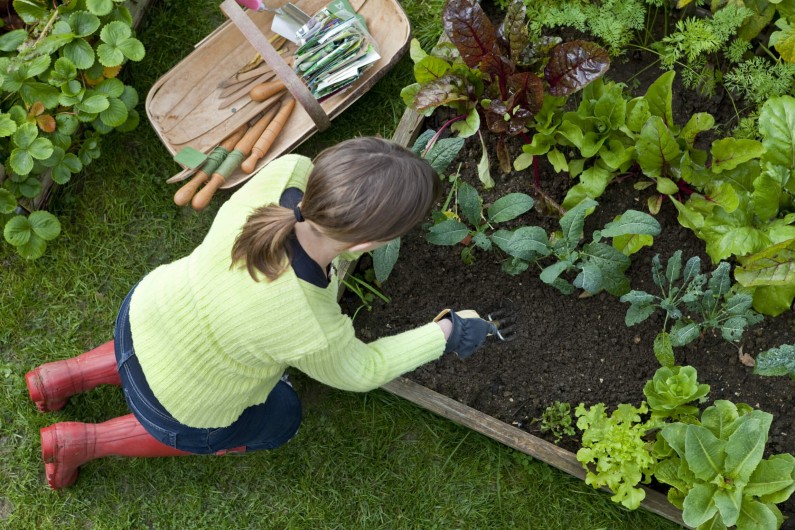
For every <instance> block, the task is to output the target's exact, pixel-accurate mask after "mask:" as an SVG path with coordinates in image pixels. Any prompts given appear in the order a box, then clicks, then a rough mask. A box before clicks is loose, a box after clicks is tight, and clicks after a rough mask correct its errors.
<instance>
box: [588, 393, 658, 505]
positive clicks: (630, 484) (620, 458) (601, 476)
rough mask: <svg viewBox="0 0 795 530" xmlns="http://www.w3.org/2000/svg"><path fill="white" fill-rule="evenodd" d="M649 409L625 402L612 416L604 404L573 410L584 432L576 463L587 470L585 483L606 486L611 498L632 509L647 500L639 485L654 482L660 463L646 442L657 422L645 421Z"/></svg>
mask: <svg viewBox="0 0 795 530" xmlns="http://www.w3.org/2000/svg"><path fill="white" fill-rule="evenodd" d="M648 410H649V409H648V407H647V405H646V402H641V404H640V406H639V407H634V406H632V405H629V404H626V403H622V404H620V405H618V407H617V408H616V410H615V411H613V413H612V414H610V415H609V416H608V415H607V411H606V408H605V405H604V403H597V404H596V405H594V406H592V407H589V408H587V409H586V408H585V405H584V404H582V403H580V404H579V405H578V406H577V408H576V409H575V411H574V415H575V416H576V417H577V418H578V419H577V428H578V429H580V430H581V431H582V448H581V449H580V450H579V451H577V460H579V461H580V462H581V463H582V465H583V467H584V468H585V470H586V475H585V483H586V484H589V485H591V486H593V487H594V488H601V487H603V486H607V487H608V488H610V489H611V490H612V491H613V496H612V497H611V499H612V500H613V501H614V502H620V503H621V504H622V505H624V506H625V507H627V508H629V509H630V510H634V509H636V508H638V506H640V503H641V501H643V499H644V498H645V497H646V492H645V491H644V490H643V489H641V488H638V487H637V485H638V484H639V483H641V482H642V483H644V484H647V483H649V482H650V481H651V476H652V473H653V472H654V468H655V465H656V464H657V460H656V458H655V457H654V456H653V455H652V453H651V442H649V441H647V439H646V435H647V433H648V432H649V431H651V430H652V429H654V428H655V427H656V423H655V422H652V421H644V420H643V419H642V417H643V416H644V415H645V414H646V413H647V412H648Z"/></svg>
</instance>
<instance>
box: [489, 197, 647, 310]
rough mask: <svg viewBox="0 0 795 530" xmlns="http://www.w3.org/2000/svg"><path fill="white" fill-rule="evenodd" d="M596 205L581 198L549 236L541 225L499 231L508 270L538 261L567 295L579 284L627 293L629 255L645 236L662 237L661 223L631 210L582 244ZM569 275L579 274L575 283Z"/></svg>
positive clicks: (495, 238)
mask: <svg viewBox="0 0 795 530" xmlns="http://www.w3.org/2000/svg"><path fill="white" fill-rule="evenodd" d="M596 206H597V203H596V201H593V200H591V199H586V200H584V201H582V202H580V204H578V205H577V206H575V207H574V208H572V209H571V210H569V211H568V212H566V214H565V215H564V216H563V217H561V219H560V228H561V230H560V231H559V232H555V233H553V234H550V235H547V233H546V232H545V231H544V229H543V228H541V227H538V226H525V227H520V228H517V229H515V230H513V231H509V230H498V231H496V232H495V233H494V234H493V235H492V240H493V241H494V243H495V244H496V245H497V246H498V247H499V248H500V249H501V250H502V251H504V252H505V253H506V254H508V256H510V259H509V260H507V261H505V262H504V263H503V270H505V271H506V272H509V273H511V274H518V273H520V272H523V271H525V270H526V269H527V268H528V267H529V265H530V264H532V263H536V264H537V265H538V266H539V268H541V274H540V277H541V280H542V281H543V282H544V283H547V284H548V285H551V286H553V287H555V288H556V289H558V290H559V291H561V292H562V293H564V294H571V293H573V292H574V290H575V288H579V289H583V290H585V291H587V292H589V293H598V292H600V291H602V290H605V291H607V292H609V293H611V294H613V295H615V296H620V295H622V294H624V293H626V292H627V291H628V290H629V280H628V279H627V277H626V275H625V274H624V272H625V271H626V270H627V268H628V267H629V265H630V259H629V257H628V256H629V255H630V254H631V253H632V252H634V251H636V250H638V249H639V248H640V247H641V246H642V245H644V244H646V243H645V241H646V240H644V239H643V238H644V236H649V237H653V236H655V235H658V234H659V233H660V225H659V223H658V222H657V220H656V219H654V218H653V217H652V216H650V215H648V214H646V213H644V212H638V211H635V210H627V211H626V212H624V213H623V214H622V215H621V216H619V217H617V218H616V219H615V220H614V221H612V222H610V223H608V224H607V225H605V227H604V228H603V229H602V230H596V231H594V232H593V236H592V241H591V242H590V243H586V244H584V245H581V244H580V243H581V240H582V238H583V236H584V229H585V218H586V216H587V215H588V214H589V213H590V212H592V211H593V210H594V208H595V207H596ZM605 237H612V238H613V242H612V245H610V244H607V243H604V242H602V239H603V238H605ZM546 258H548V259H549V260H552V261H553V262H552V263H551V264H548V265H546V266H544V265H542V263H540V262H542V261H543V260H545V259H546ZM569 274H573V275H574V279H573V280H572V281H569V279H567V278H566V276H567V275H569Z"/></svg>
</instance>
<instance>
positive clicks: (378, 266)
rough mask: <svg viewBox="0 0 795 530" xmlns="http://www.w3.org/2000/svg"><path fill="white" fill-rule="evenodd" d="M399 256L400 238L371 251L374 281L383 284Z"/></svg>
mask: <svg viewBox="0 0 795 530" xmlns="http://www.w3.org/2000/svg"><path fill="white" fill-rule="evenodd" d="M399 254H400V238H399V237H396V238H395V239H393V240H392V241H390V242H389V243H387V244H386V245H383V246H381V247H378V248H377V249H375V250H373V269H374V270H375V279H376V280H378V281H379V282H381V283H384V282H385V281H386V280H387V278H389V275H390V274H391V273H392V269H393V268H394V267H395V263H397V259H398V256H399Z"/></svg>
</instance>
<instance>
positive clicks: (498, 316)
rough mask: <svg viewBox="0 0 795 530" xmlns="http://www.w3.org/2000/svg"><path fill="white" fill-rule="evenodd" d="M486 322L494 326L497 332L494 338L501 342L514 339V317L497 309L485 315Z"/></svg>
mask: <svg viewBox="0 0 795 530" xmlns="http://www.w3.org/2000/svg"><path fill="white" fill-rule="evenodd" d="M486 320H487V321H489V322H491V323H492V324H494V326H495V327H496V328H497V331H496V332H495V333H494V336H495V337H497V338H498V339H499V340H501V341H503V342H508V341H511V340H513V339H515V338H516V316H515V315H513V314H511V313H509V312H507V311H505V310H504V309H498V310H496V311H493V312H491V313H489V314H487V315H486Z"/></svg>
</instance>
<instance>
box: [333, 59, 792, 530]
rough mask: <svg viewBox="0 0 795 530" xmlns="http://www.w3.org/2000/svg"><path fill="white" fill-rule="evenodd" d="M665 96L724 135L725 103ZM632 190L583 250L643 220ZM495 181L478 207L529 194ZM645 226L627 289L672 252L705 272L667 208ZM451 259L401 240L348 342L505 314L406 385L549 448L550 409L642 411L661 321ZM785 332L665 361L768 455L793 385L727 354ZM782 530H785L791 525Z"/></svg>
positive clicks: (564, 184)
mask: <svg viewBox="0 0 795 530" xmlns="http://www.w3.org/2000/svg"><path fill="white" fill-rule="evenodd" d="M631 59H632V58H631ZM643 59H644V58H643V57H637V58H634V60H629V61H627V62H624V63H617V64H614V65H613V66H612V67H611V70H610V71H609V72H608V78H610V79H617V80H623V79H627V78H628V76H629V75H630V73H633V72H637V71H638V70H640V67H639V66H638V65H639V64H644V63H643ZM638 61H641V62H640V63H639V62H638ZM645 64H648V62H646V63H645ZM659 74H660V72H659V70H656V69H653V68H652V69H649V70H648V71H647V73H645V74H644V75H643V76H642V77H643V79H641V82H642V83H645V84H642V85H641V86H640V88H638V89H637V90H636V93H637V94H643V93H645V89H646V86H648V83H649V82H651V81H653V80H654V79H656V77H657V76H658V75H659ZM677 94H682V95H681V96H680V97H679V98H677V101H675V103H674V106H675V108H676V110H677V114H678V118H677V123H680V124H683V123H684V122H685V121H686V120H687V118H688V117H689V116H690V114H692V113H693V112H696V111H705V110H706V111H709V112H711V113H713V114H715V115H716V122H718V123H725V122H727V121H729V120H730V119H731V116H733V111H731V110H730V109H727V106H730V102H729V101H728V98H726V100H727V101H722V98H720V96H717V97H716V98H713V99H712V100H710V101H705V100H703V99H700V98H698V97H697V96H696V95H695V94H692V93H689V92H687V91H684V90H681V88H680V91H679V92H677ZM427 126H428V127H431V128H435V127H437V126H438V124H436V123H431V122H429V123H428V124H427ZM513 147H514V152H513V153H512V155H513V156H514V157H515V156H516V155H517V154H518V150H516V149H515V148H516V145H514V146H513ZM480 154H481V151H480V144H479V142H478V141H476V140H473V141H468V143H467V145H466V147H465V148H464V151H462V154H461V156H460V159H459V161H460V162H461V163H462V164H463V165H462V176H463V178H464V179H465V180H467V181H468V182H470V183H471V184H473V185H476V187H478V189H481V187H480V186H479V183H478V181H477V173H476V166H477V163H478V161H479V160H480ZM491 161H492V174H493V175H497V174H498V168H497V164H496V156H495V155H494V154H492V155H491ZM457 163H458V162H456V163H454V164H457ZM541 169H542V171H541V179H542V183H543V189H544V191H545V192H547V193H549V194H550V195H552V196H553V197H554V198H555V199H556V200H558V201H560V200H562V197H563V196H564V194H565V192H566V190H567V189H568V187H569V186H570V183H569V178H568V175H565V174H557V175H556V174H553V172H552V170H551V169H550V168H549V167H544V166H541ZM634 178H635V177H632V176H629V177H625V180H624V181H622V182H618V183H614V184H612V185H610V186H609V187H608V189H607V192H606V193H605V194H604V195H603V196H602V197H601V198H599V199H598V201H599V207H598V208H597V210H596V212H595V213H594V214H593V215H591V216H590V217H589V218H588V221H587V224H586V239H587V240H590V238H591V232H592V231H593V230H594V229H597V228H601V227H602V226H604V224H605V223H606V222H609V221H610V220H612V218H613V217H614V216H616V215H618V214H620V213H622V212H623V211H625V210H626V209H629V208H633V209H637V210H645V205H646V198H647V196H648V193H647V192H639V191H636V190H635V189H634V188H633V186H632V183H633V182H634ZM497 180H498V182H497V186H496V188H495V194H494V195H484V197H485V198H486V200H487V201H488V200H494V199H495V198H496V197H499V196H502V195H504V194H506V193H508V192H512V191H519V192H525V193H531V187H532V174H531V173H530V172H529V171H526V172H521V173H512V174H510V175H507V176H502V177H501V178H500V177H498V178H497ZM657 219H658V221H659V222H660V224H661V225H662V234H661V235H660V236H658V237H656V238H655V242H654V246H653V247H652V248H651V249H649V248H646V249H644V250H642V251H641V252H639V253H638V254H635V255H634V256H633V257H632V266H631V267H630V269H629V271H628V276H629V277H630V281H631V286H632V288H633V289H640V290H645V291H647V292H653V293H656V292H657V290H656V287H655V286H654V284H653V283H652V281H651V273H650V271H651V259H652V257H653V256H654V255H655V254H660V256H661V258H662V259H663V262H665V261H666V260H667V259H668V257H669V256H670V255H671V254H673V252H674V251H676V250H682V255H683V260H686V259H687V258H689V257H691V256H694V255H699V256H701V258H702V271H705V270H706V269H708V270H710V271H711V270H712V269H713V268H714V266H713V265H712V264H711V262H710V260H709V258H708V257H707V256H706V254H705V253H704V243H703V242H702V241H701V240H699V239H697V238H696V237H695V236H694V235H693V233H692V232H690V231H689V230H687V229H685V228H683V227H681V226H680V225H679V223H678V222H677V220H676V211H675V209H674V208H673V205H672V204H670V203H664V204H663V208H662V211H661V212H660V213H659V214H658V216H657ZM522 222H523V224H528V225H540V226H543V227H544V228H545V229H546V230H547V231H549V230H550V228H556V227H557V219H556V218H550V217H547V216H544V215H542V214H540V213H539V212H538V211H535V210H534V211H532V212H530V213H528V214H526V215H524V216H522ZM461 249H462V247H460V246H456V247H439V246H433V245H430V244H429V243H427V242H426V241H425V232H424V230H423V229H422V228H418V229H415V230H414V231H412V232H411V233H410V234H408V235H407V236H406V237H404V238H403V239H402V243H401V249H400V259H399V260H398V263H397V265H396V267H395V269H394V271H393V273H392V275H391V276H390V278H389V280H388V282H387V283H386V284H385V285H384V287H383V289H384V291H385V292H386V293H387V294H388V295H389V296H391V297H392V301H391V302H390V303H389V304H383V303H382V302H380V301H379V302H377V303H376V304H375V305H374V309H373V310H372V311H371V312H367V311H360V312H359V314H358V316H357V317H356V320H355V322H354V324H355V326H356V328H357V330H358V333H359V335H360V338H362V340H365V341H369V340H374V339H376V338H378V337H382V336H385V335H391V334H394V333H397V332H400V331H404V330H407V329H410V328H412V327H415V326H418V325H421V324H424V323H426V322H428V321H429V320H430V319H431V318H433V316H435V315H436V313H437V312H438V311H439V310H440V309H443V308H448V307H449V308H453V309H466V308H473V309H476V310H479V311H481V312H484V311H488V310H491V309H493V308H495V307H498V306H500V305H503V304H505V303H508V304H510V306H511V307H512V308H513V311H514V312H515V314H516V317H517V320H518V324H519V330H518V334H517V339H516V340H514V341H513V342H509V343H489V344H488V346H487V347H486V348H484V349H483V350H482V351H480V352H478V353H476V354H475V355H474V356H473V357H471V358H469V359H467V360H461V359H458V358H457V357H455V356H452V355H451V356H444V357H442V358H441V359H440V360H438V361H436V362H433V363H430V364H428V365H426V366H423V367H420V368H419V369H417V370H416V371H414V372H412V373H410V374H407V377H408V378H410V379H412V380H414V381H416V382H418V383H420V384H422V385H423V386H425V387H427V388H430V389H432V390H435V391H437V392H440V393H442V394H444V395H446V396H449V397H451V398H454V399H456V400H458V401H460V402H462V403H464V404H466V405H469V406H471V407H474V408H476V409H478V410H480V411H482V412H484V413H486V414H489V415H491V416H493V417H495V418H497V419H499V420H501V421H503V422H506V423H509V424H512V425H515V426H518V427H520V428H522V429H524V430H526V431H528V432H531V433H533V434H535V435H537V436H541V437H544V438H546V439H548V440H550V441H552V438H551V437H549V436H547V435H545V434H544V433H542V432H540V429H539V426H538V423H537V422H533V419H534V418H539V417H540V416H541V414H542V412H543V411H544V409H545V408H546V407H548V406H550V405H552V404H553V402H555V401H561V402H569V403H571V404H572V409H573V408H574V407H575V406H576V405H577V404H578V403H585V404H586V405H593V404H595V403H599V402H603V403H605V404H607V405H608V406H609V407H610V408H611V409H612V408H613V407H615V406H616V405H617V404H619V403H633V404H636V405H637V404H638V403H639V402H640V401H642V400H643V399H644V395H643V392H642V390H643V385H644V383H645V382H646V381H647V380H648V379H650V378H651V377H652V375H653V374H654V372H655V371H656V370H657V368H659V364H658V362H657V360H656V359H655V357H654V354H653V350H652V343H653V340H654V337H655V336H656V334H657V333H658V332H659V331H660V330H661V329H662V326H663V318H662V315H659V314H657V315H653V316H652V317H651V318H650V319H649V320H647V321H646V322H645V323H643V324H642V325H638V326H635V327H631V328H628V327H627V326H626V325H625V324H624V315H625V313H626V310H627V307H628V305H627V304H624V303H622V302H620V301H619V300H618V299H617V298H616V297H614V296H611V295H609V294H607V293H602V294H598V295H596V296H592V297H587V298H580V297H578V296H577V294H575V295H572V296H565V295H563V294H561V293H560V292H558V291H557V290H555V289H554V288H552V287H549V286H547V285H546V284H544V283H543V282H541V280H540V279H539V278H538V272H539V270H538V269H533V268H531V269H530V270H528V271H527V272H525V273H523V274H521V275H519V276H509V275H507V274H506V273H504V272H502V271H501V270H500V265H501V261H502V260H503V259H504V256H503V255H501V254H500V253H499V252H497V253H485V252H479V253H478V254H477V260H476V262H475V263H474V264H473V265H470V266H467V265H464V263H463V262H462V260H461V258H460V255H459V253H460V251H461ZM368 266H369V260H368V259H367V258H365V259H363V260H361V261H360V269H361V268H366V267H368ZM342 303H343V308H344V309H345V310H346V311H348V312H349V313H350V314H353V312H354V311H355V310H356V309H357V307H358V306H359V305H360V302H359V300H358V299H357V298H356V297H355V296H353V295H351V294H346V296H345V297H344V298H343V302H342ZM794 330H795V314H793V313H792V312H789V313H786V314H784V315H782V316H780V317H777V318H770V317H767V318H766V319H765V320H764V321H763V322H762V323H760V324H757V325H756V326H754V327H753V328H751V329H749V330H747V331H746V332H745V334H744V336H743V338H742V340H741V341H740V343H739V344H737V345H735V344H731V343H728V342H726V341H724V340H723V339H722V338H721V337H720V336H719V335H718V336H712V335H709V336H704V337H702V338H701V339H699V340H697V341H695V342H694V343H691V344H690V345H689V346H687V347H684V348H678V349H677V350H676V351H675V353H676V359H677V363H678V364H680V365H685V364H689V365H692V366H694V367H696V369H697V370H698V375H699V381H700V382H702V383H707V384H709V385H710V386H711V392H710V395H709V397H710V400H716V399H727V400H731V401H734V402H744V403H748V404H750V405H752V406H754V407H757V408H760V409H762V410H764V411H767V412H770V413H772V414H773V415H774V420H773V425H772V427H771V430H770V438H769V442H768V449H767V450H768V454H774V453H782V452H793V449H795V444H794V443H793V438H795V414H794V413H793V410H792V406H791V405H792V399H793V395H795V381H792V380H790V379H787V378H781V377H776V378H768V377H761V376H758V375H754V374H753V373H752V371H753V370H752V368H749V367H747V366H745V365H743V364H742V363H741V362H740V359H739V355H738V353H739V351H740V350H741V351H742V352H745V353H748V354H751V355H753V356H755V355H757V354H758V353H760V352H762V351H765V350H767V349H769V348H771V347H775V346H779V345H781V344H784V343H792V342H794V340H793V331H794ZM738 348H739V349H738ZM578 435H579V433H578ZM578 443H579V438H578V436H577V437H567V438H564V439H563V440H562V442H561V444H560V445H562V446H563V447H565V448H567V449H569V450H571V451H573V452H576V450H577V448H578ZM780 508H782V509H783V510H784V511H785V515H788V516H790V517H793V516H795V501H793V500H792V499H791V500H790V501H788V503H786V504H784V505H780ZM784 527H785V528H792V527H795V525H793V519H792V518H791V519H790V520H789V521H788V522H786V523H785V526H784Z"/></svg>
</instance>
